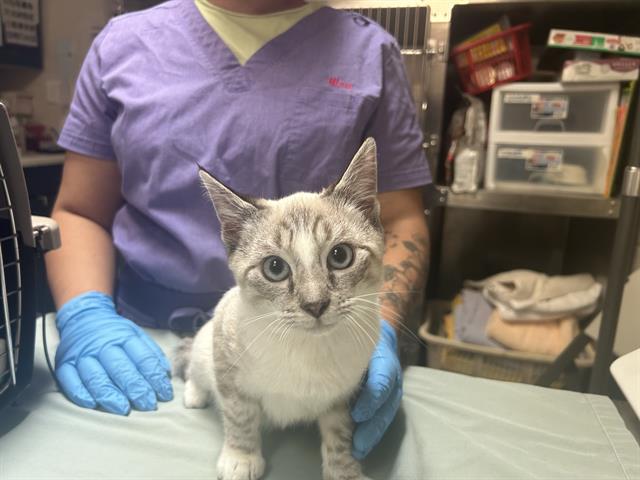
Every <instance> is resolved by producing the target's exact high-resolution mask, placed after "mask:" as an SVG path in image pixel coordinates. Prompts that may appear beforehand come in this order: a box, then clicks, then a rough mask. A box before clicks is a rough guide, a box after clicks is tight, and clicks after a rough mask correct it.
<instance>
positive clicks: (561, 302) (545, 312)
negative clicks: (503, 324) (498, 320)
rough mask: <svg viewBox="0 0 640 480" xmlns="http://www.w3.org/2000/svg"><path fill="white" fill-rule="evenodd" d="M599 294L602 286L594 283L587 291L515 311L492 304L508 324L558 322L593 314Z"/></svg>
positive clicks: (502, 305)
mask: <svg viewBox="0 0 640 480" xmlns="http://www.w3.org/2000/svg"><path fill="white" fill-rule="evenodd" d="M601 294H602V285H600V284H599V283H595V284H593V285H592V286H591V287H590V288H589V289H588V290H584V291H582V292H572V293H567V294H566V295H563V296H561V297H557V298H551V299H548V300H543V301H540V302H538V303H536V304H534V305H532V306H531V307H528V308H524V309H519V310H516V309H514V308H511V307H509V306H508V305H504V304H502V303H499V302H494V304H495V306H496V308H497V309H498V310H499V311H500V315H501V316H502V318H503V319H504V320H508V321H510V322H534V321H547V320H558V319H560V318H563V317H566V316H568V315H572V316H575V317H583V316H585V315H589V314H591V313H593V312H594V311H595V309H596V307H597V305H598V299H599V298H600V295H601Z"/></svg>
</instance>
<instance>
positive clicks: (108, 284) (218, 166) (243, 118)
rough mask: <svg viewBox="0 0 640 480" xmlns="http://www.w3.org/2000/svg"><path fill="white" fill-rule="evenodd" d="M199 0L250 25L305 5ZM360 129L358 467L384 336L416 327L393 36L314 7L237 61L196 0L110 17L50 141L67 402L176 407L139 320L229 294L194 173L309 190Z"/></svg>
mask: <svg viewBox="0 0 640 480" xmlns="http://www.w3.org/2000/svg"><path fill="white" fill-rule="evenodd" d="M209 1H210V3H211V4H214V5H217V6H219V7H222V8H224V9H226V10H229V11H233V12H238V13H243V14H251V15H262V14H274V13H277V12H282V11H286V10H288V9H292V8H297V7H300V6H301V5H304V3H303V1H302V0H209ZM369 136H372V137H374V138H375V140H376V142H377V145H378V161H379V189H380V194H379V200H380V205H381V217H382V223H383V225H384V229H385V233H386V235H385V237H386V250H385V257H384V262H385V286H384V291H383V293H382V294H381V302H382V305H383V309H382V313H383V317H384V318H383V319H382V320H383V321H382V325H383V334H382V336H381V340H380V343H379V345H378V348H377V349H376V352H375V354H374V356H373V358H372V360H371V363H370V367H369V372H368V376H367V379H366V382H365V383H364V384H363V388H362V391H361V393H360V395H359V397H358V399H357V401H356V403H355V406H354V409H353V412H352V416H353V418H354V421H355V422H356V424H357V425H356V430H355V433H354V440H353V441H354V445H353V451H354V455H355V456H356V457H358V458H362V457H364V456H365V455H366V454H367V453H368V452H369V451H370V450H371V449H372V447H373V446H374V445H375V444H376V443H377V442H378V441H379V439H380V438H381V436H382V435H383V433H384V431H385V430H386V429H387V427H388V425H389V424H390V423H391V421H392V420H393V418H394V416H395V414H396V412H397V410H398V408H399V405H400V400H401V396H402V372H401V369H400V362H399V360H398V353H397V339H396V328H398V324H399V323H400V322H402V323H404V324H405V325H406V324H409V325H415V323H414V322H417V320H416V318H417V317H416V315H419V314H420V303H421V302H420V300H421V294H420V293H421V292H422V291H423V290H424V283H425V271H426V268H427V257H428V230H427V226H426V221H425V216H424V207H423V203H422V188H421V187H423V186H424V185H426V184H428V183H429V182H430V181H431V177H430V173H429V169H428V166H427V162H426V159H425V157H424V155H423V152H422V133H421V129H420V126H419V125H418V122H417V118H416V112H415V104H414V102H413V101H412V98H411V94H410V89H409V84H408V81H407V78H406V73H405V70H404V64H403V60H402V57H401V54H400V51H399V48H398V45H397V43H396V42H395V40H394V39H393V37H392V36H391V35H389V34H388V33H387V32H385V31H384V30H383V29H382V28H381V27H380V26H379V25H377V24H375V23H374V22H372V21H371V20H369V19H367V18H365V17H362V16H360V15H358V14H354V13H350V12H346V11H339V10H334V9H331V8H328V7H323V8H319V9H317V10H315V11H314V12H313V13H311V14H309V15H307V16H306V17H304V18H303V19H302V20H299V21H298V22H297V23H296V24H295V25H293V26H292V27H291V28H289V29H288V30H286V31H285V32H284V33H282V34H280V35H278V36H277V37H275V38H273V39H272V40H271V41H269V42H268V43H267V44H266V45H264V46H263V47H262V48H260V49H259V50H258V51H257V52H256V53H255V54H254V55H253V56H251V57H250V58H249V60H248V61H247V62H246V63H244V64H240V63H239V62H238V61H237V59H236V57H235V56H234V55H233V53H232V52H231V51H230V49H229V48H228V47H227V45H226V44H225V43H224V41H223V40H222V39H221V38H220V36H218V35H217V33H216V31H214V30H213V29H212V27H211V25H210V24H209V23H207V21H205V19H204V18H203V16H202V14H201V13H200V11H199V10H198V8H197V7H196V5H195V4H194V0H174V1H169V2H166V3H163V4H161V5H159V6H157V7H155V8H152V9H150V10H146V11H143V12H138V13H134V14H129V15H124V16H121V17H117V18H115V19H113V20H112V21H110V22H109V24H108V25H107V26H106V27H105V28H104V30H103V31H102V32H101V33H100V34H99V35H98V37H97V38H96V39H95V41H94V42H93V45H92V47H91V49H90V51H89V53H88V54H87V57H86V59H85V61H84V64H83V67H82V70H81V72H80V75H79V78H78V81H77V86H76V91H75V95H74V98H73V102H72V104H71V108H70V112H69V115H68V118H67V120H66V123H65V126H64V129H63V131H62V133H61V135H60V139H59V144H60V145H61V146H62V147H63V148H65V149H66V150H67V152H68V153H67V157H66V161H65V165H64V174H63V179H62V185H61V188H60V193H59V196H58V199H57V201H56V204H55V208H54V212H53V218H55V220H57V222H58V223H59V225H60V229H61V234H62V248H61V249H59V250H57V251H55V252H51V253H50V254H48V256H47V259H46V261H47V270H48V275H49V283H50V285H51V288H52V292H53V296H54V299H55V302H56V305H57V307H58V315H57V320H56V322H57V327H58V330H59V332H60V339H61V342H60V346H59V348H58V351H57V352H56V376H57V378H58V382H59V384H60V386H61V388H62V390H63V392H64V393H65V395H66V396H67V397H68V398H69V399H70V400H71V401H73V402H74V403H76V404H78V405H80V406H82V407H87V408H97V407H99V408H102V409H103V410H106V411H108V412H113V413H118V414H127V413H128V412H129V411H130V409H131V408H135V409H138V410H153V409H155V408H156V407H157V401H158V400H160V401H168V400H171V399H172V398H173V391H172V388H171V383H170V380H169V377H168V374H167V372H168V370H169V363H168V361H167V359H166V358H165V356H164V354H163V353H162V352H161V351H160V349H159V348H158V347H157V345H155V343H154V342H153V340H151V339H150V337H148V336H147V335H146V333H145V332H144V331H143V330H142V329H141V328H140V327H141V326H144V327H154V328H168V329H172V330H175V331H177V332H193V331H194V330H195V329H197V328H198V327H199V326H200V325H201V324H202V322H203V320H205V319H206V318H208V317H207V315H206V312H207V311H210V310H211V309H212V308H213V307H214V306H215V303H216V302H217V300H218V299H219V298H220V296H221V295H222V294H223V293H224V291H226V290H227V289H228V288H230V287H231V286H232V283H233V280H232V276H231V273H230V271H229V270H228V268H227V265H226V255H225V251H224V248H223V245H222V243H221V239H220V235H219V231H220V226H219V224H218V223H217V219H216V218H215V216H213V215H211V211H210V205H209V204H208V201H207V200H206V198H205V197H204V196H203V195H202V188H201V186H200V184H199V177H198V168H199V167H202V168H205V169H206V170H208V171H209V172H211V173H212V174H214V175H215V176H216V177H217V178H219V179H220V180H222V181H223V182H224V183H226V184H227V185H229V186H230V187H231V188H233V189H234V190H235V191H237V192H239V193H242V194H245V195H250V196H259V197H267V198H277V197H282V196H284V195H288V194H290V193H292V192H296V191H301V190H307V191H317V190H319V189H321V188H322V187H324V186H326V185H328V184H330V183H332V182H334V181H336V180H337V179H338V178H339V176H340V174H341V173H342V172H343V170H344V169H345V168H346V166H347V163H348V162H349V160H350V159H351V158H352V156H353V154H354V153H355V152H356V150H357V149H358V147H359V146H360V144H361V143H362V141H363V140H364V139H365V138H366V137H369ZM412 292H413V293H412Z"/></svg>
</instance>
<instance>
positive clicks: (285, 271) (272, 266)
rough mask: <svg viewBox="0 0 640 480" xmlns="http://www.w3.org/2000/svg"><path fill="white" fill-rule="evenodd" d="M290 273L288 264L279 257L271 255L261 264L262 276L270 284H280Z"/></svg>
mask: <svg viewBox="0 0 640 480" xmlns="http://www.w3.org/2000/svg"><path fill="white" fill-rule="evenodd" d="M290 273H291V269H290V268H289V264H288V263H287V262H285V261H284V260H283V259H281V258H280V257H276V256H275V255H272V256H270V257H267V258H265V260H264V262H262V274H263V275H264V277H265V278H266V279H267V280H269V281H270V282H281V281H282V280H284V279H286V278H287V277H288V276H289V274H290Z"/></svg>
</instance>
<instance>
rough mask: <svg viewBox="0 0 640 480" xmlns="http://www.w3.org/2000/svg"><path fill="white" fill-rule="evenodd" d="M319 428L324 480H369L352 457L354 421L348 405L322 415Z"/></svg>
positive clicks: (338, 406)
mask: <svg viewBox="0 0 640 480" xmlns="http://www.w3.org/2000/svg"><path fill="white" fill-rule="evenodd" d="M318 426H319V427H320V435H321V436H322V478H323V480H368V479H367V477H365V476H364V475H363V474H362V469H361V467H360V463H359V462H358V461H357V460H356V459H355V458H353V456H352V455H351V438H352V435H353V421H352V420H351V416H350V415H349V409H348V406H347V404H346V403H344V404H341V405H337V406H336V407H334V408H333V409H332V410H330V411H328V412H327V413H325V414H324V415H322V416H321V417H320V418H319V419H318Z"/></svg>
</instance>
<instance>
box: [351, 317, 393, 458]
mask: <svg viewBox="0 0 640 480" xmlns="http://www.w3.org/2000/svg"><path fill="white" fill-rule="evenodd" d="M380 327H381V328H380V340H379V341H378V345H377V347H376V349H375V351H374V352H373V355H372V356H371V361H370V362H369V372H368V373H367V380H366V382H365V384H364V386H363V387H362V391H361V392H360V395H359V397H358V399H357V400H356V404H355V406H354V407H353V410H352V411H351V417H352V418H353V420H354V421H355V422H356V424H357V425H356V428H355V431H354V433H353V451H352V453H353V456H354V457H355V458H356V459H358V460H362V459H363V458H364V457H366V456H367V454H368V453H369V452H370V451H371V449H372V448H373V447H375V446H376V444H377V443H378V442H379V441H380V439H381V438H382V435H383V434H384V432H385V431H386V430H387V428H388V427H389V425H390V424H391V422H392V421H393V419H394V418H395V416H396V413H397V412H398V409H399V408H400V401H401V400H402V369H401V368H400V360H399V359H398V340H397V338H396V332H395V330H394V329H393V327H392V326H391V325H389V324H388V323H387V322H385V321H384V320H382V321H381V323H380Z"/></svg>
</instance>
